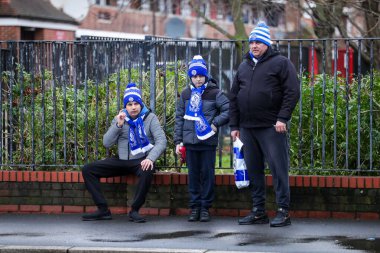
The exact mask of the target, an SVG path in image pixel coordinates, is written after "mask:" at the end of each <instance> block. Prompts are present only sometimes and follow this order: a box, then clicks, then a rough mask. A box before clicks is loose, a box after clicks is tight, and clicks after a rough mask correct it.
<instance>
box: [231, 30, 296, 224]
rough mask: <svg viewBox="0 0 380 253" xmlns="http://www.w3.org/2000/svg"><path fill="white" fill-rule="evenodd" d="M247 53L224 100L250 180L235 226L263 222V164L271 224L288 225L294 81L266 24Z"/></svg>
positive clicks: (253, 37)
mask: <svg viewBox="0 0 380 253" xmlns="http://www.w3.org/2000/svg"><path fill="white" fill-rule="evenodd" d="M249 49H250V50H249V52H248V53H247V54H246V56H245V59H244V61H243V62H242V63H241V64H240V66H239V68H238V70H237V73H236V76H235V78H234V82H233V84H232V88H231V91H230V94H229V98H230V110H229V114H230V128H231V137H232V139H233V140H235V139H236V138H240V139H241V141H242V142H243V144H244V146H243V150H244V160H245V163H246V165H247V168H248V174H249V176H250V180H251V186H250V187H251V191H252V201H253V209H252V212H251V213H250V214H249V215H248V216H246V217H244V218H242V219H239V224H240V225H248V224H266V223H268V222H269V219H268V216H267V214H266V211H265V173H264V169H265V162H266V163H268V166H269V168H270V170H271V173H272V176H273V184H274V189H275V192H276V203H277V206H278V210H277V215H276V217H275V218H274V219H273V220H272V221H271V223H270V226H271V227H282V226H287V225H290V224H291V222H290V217H289V202H290V188H289V172H288V171H289V154H288V142H287V134H286V133H287V122H288V121H289V120H290V118H291V114H292V112H293V110H294V108H295V106H296V104H297V102H298V99H299V96H300V91H299V81H298V78H297V73H296V70H295V68H294V66H293V64H292V63H291V62H290V60H289V59H287V58H286V57H284V56H281V55H280V54H279V53H278V52H275V51H274V50H273V49H272V48H271V41H270V32H269V27H268V26H267V25H266V24H265V23H264V22H259V24H258V25H257V26H256V27H255V29H253V31H252V32H251V34H250V36H249Z"/></svg>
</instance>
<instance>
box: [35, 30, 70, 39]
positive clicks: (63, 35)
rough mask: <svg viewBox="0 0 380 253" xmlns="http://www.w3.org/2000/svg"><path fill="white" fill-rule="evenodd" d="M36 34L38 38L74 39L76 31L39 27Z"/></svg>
mask: <svg viewBox="0 0 380 253" xmlns="http://www.w3.org/2000/svg"><path fill="white" fill-rule="evenodd" d="M35 36H36V38H35V39H36V40H74V39H75V32H74V31H64V30H54V29H39V31H38V32H36V35H35Z"/></svg>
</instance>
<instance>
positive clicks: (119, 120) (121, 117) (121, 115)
mask: <svg viewBox="0 0 380 253" xmlns="http://www.w3.org/2000/svg"><path fill="white" fill-rule="evenodd" d="M126 117H127V114H125V112H124V110H120V112H119V114H118V115H116V116H115V118H116V120H117V126H118V127H122V126H123V125H124V120H125V118H126Z"/></svg>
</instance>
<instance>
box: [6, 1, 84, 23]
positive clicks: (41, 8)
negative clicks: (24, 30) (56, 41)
mask: <svg viewBox="0 0 380 253" xmlns="http://www.w3.org/2000/svg"><path fill="white" fill-rule="evenodd" d="M9 2H10V3H6V2H2V1H0V18H1V17H13V18H24V19H33V20H40V21H50V22H61V23H70V24H78V22H77V21H76V20H75V19H73V18H72V17H70V16H68V15H66V14H65V13H63V12H62V11H60V10H58V9H56V8H55V7H54V6H53V5H52V4H51V3H50V1H49V0H33V1H31V0H10V1H9Z"/></svg>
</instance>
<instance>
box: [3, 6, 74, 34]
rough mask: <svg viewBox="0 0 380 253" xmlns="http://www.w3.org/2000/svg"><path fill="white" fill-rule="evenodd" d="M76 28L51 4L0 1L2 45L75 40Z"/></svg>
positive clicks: (70, 20)
mask: <svg viewBox="0 0 380 253" xmlns="http://www.w3.org/2000/svg"><path fill="white" fill-rule="evenodd" d="M77 27H78V23H77V21H75V20H74V19H73V18H72V17H70V16H68V15H66V14H65V13H63V12H61V11H59V10H57V9H56V8H55V7H54V6H53V5H51V4H50V2H49V1H48V0H33V1H25V0H0V41H1V40H73V39H75V31H76V30H77Z"/></svg>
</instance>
